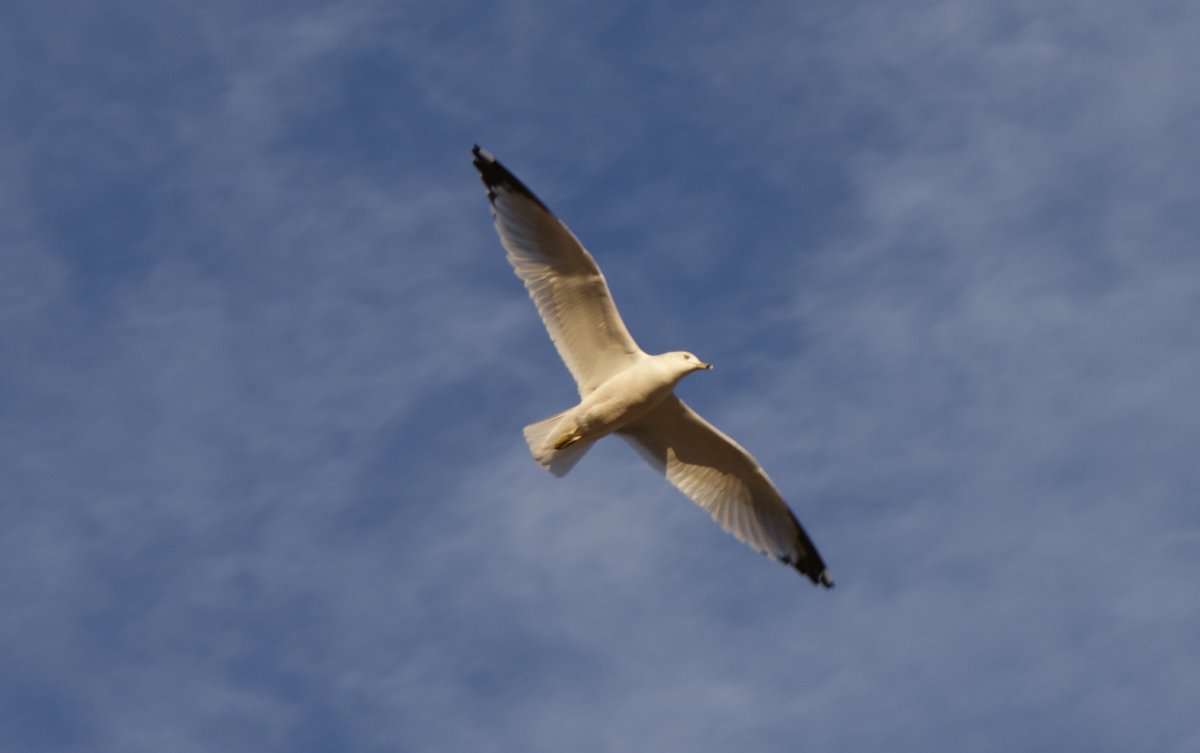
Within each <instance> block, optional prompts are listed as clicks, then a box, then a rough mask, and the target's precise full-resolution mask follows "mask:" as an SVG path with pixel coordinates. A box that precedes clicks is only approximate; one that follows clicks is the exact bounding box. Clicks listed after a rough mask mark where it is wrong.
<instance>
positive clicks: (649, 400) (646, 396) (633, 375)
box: [575, 369, 674, 439]
mask: <svg viewBox="0 0 1200 753" xmlns="http://www.w3.org/2000/svg"><path fill="white" fill-rule="evenodd" d="M647 376H648V375H647V374H646V372H644V371H639V370H635V369H629V370H626V371H624V372H621V373H619V374H616V375H614V376H612V377H611V378H610V379H609V380H608V381H606V382H605V383H604V384H602V385H600V386H599V387H598V388H597V389H596V391H595V392H593V393H592V394H590V395H588V396H587V397H586V398H584V400H583V402H581V403H580V404H579V406H578V408H576V411H575V425H576V426H577V427H578V432H579V434H580V435H581V436H582V438H587V439H598V438H600V437H602V436H604V435H606V434H611V433H612V432H614V431H617V430H618V429H620V428H622V427H623V426H625V425H627V424H629V423H631V422H633V421H636V420H637V419H639V418H641V417H642V416H644V415H646V413H647V412H648V411H649V410H650V409H651V408H653V407H654V406H656V405H658V403H659V402H661V401H662V399H663V398H665V397H666V396H667V395H669V394H671V388H672V387H674V382H673V381H667V382H663V381H661V380H655V379H648V378H647Z"/></svg>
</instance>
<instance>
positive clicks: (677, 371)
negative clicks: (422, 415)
mask: <svg viewBox="0 0 1200 753" xmlns="http://www.w3.org/2000/svg"><path fill="white" fill-rule="evenodd" d="M471 153H472V155H474V159H473V160H472V163H473V164H474V165H475V169H476V170H478V171H479V177H480V179H481V180H482V181H483V185H484V186H485V187H486V188H487V197H488V202H489V203H490V204H491V209H492V216H493V218H494V220H495V224H496V232H497V233H498V234H499V235H500V244H501V245H502V246H503V247H504V250H505V251H506V252H507V257H508V261H509V263H510V264H512V267H513V270H514V271H515V272H516V274H517V277H519V278H520V279H521V280H522V281H523V282H524V283H525V287H526V288H527V289H528V291H529V295H530V297H531V298H532V299H533V302H534V304H535V305H536V306H537V310H538V313H539V314H540V315H541V317H542V322H543V323H544V324H545V325H546V329H547V331H548V332H549V334H550V339H551V340H552V341H553V342H554V346H555V347H556V348H557V349H558V354H559V356H560V357H561V358H562V360H563V363H565V364H566V367H567V370H568V371H570V372H571V376H573V377H574V378H575V383H576V385H577V386H578V388H579V398H580V402H579V404H578V405H576V406H574V407H571V408H568V409H567V410H564V411H562V412H560V413H556V414H554V415H553V416H550V417H549V418H546V419H543V420H541V421H538V422H537V423H533V424H530V425H529V426H526V427H525V441H526V442H527V443H528V444H529V450H530V452H531V453H532V454H533V457H534V459H535V460H537V462H538V463H539V464H540V465H541V466H542V467H543V468H545V469H547V470H548V471H550V472H551V473H553V474H554V475H555V476H558V477H560V478H561V477H562V476H565V475H566V474H567V472H568V471H570V470H571V468H573V467H574V466H575V464H576V463H578V462H579V459H580V458H582V457H583V455H584V454H585V453H586V452H587V451H588V449H589V448H590V447H591V446H592V444H594V443H595V442H596V441H597V440H599V439H601V438H602V437H605V436H607V435H609V434H616V435H617V436H619V437H621V438H622V439H624V440H626V441H627V442H629V443H630V444H631V445H633V447H634V449H636V450H637V451H638V452H639V453H640V454H641V455H642V457H643V458H645V459H646V461H647V462H648V463H649V464H650V465H651V466H653V467H654V468H656V469H657V470H658V471H659V472H660V473H661V474H663V475H664V476H665V477H666V479H667V481H669V482H670V483H671V484H673V485H674V486H675V487H676V488H677V489H679V491H681V492H683V493H684V494H685V495H686V496H687V497H689V498H690V499H691V500H692V501H693V502H695V503H696V504H697V505H699V506H700V507H702V508H703V509H704V510H706V511H707V512H708V513H709V514H710V515H711V516H712V518H713V520H715V521H716V522H717V523H718V524H720V525H721V527H722V528H724V529H725V530H726V531H728V532H729V533H731V534H733V535H734V536H735V537H737V538H738V539H739V540H740V541H742V542H744V543H745V544H747V545H748V546H750V547H751V548H753V549H756V550H757V551H759V552H761V553H763V554H765V555H767V556H769V557H772V558H774V559H775V560H777V561H779V562H782V563H784V564H786V565H790V566H792V567H793V568H795V569H796V570H797V571H799V572H800V573H802V574H804V575H806V576H808V578H809V580H811V581H812V582H813V583H814V584H817V585H821V586H824V587H825V588H832V587H833V578H831V577H830V575H829V571H828V570H827V569H826V568H825V563H824V561H822V559H821V555H820V554H818V553H817V548H816V546H814V545H813V542H812V540H811V539H810V538H809V537H808V534H807V533H805V531H804V528H803V527H802V526H801V525H800V522H799V521H798V520H796V516H795V515H793V514H792V511H791V510H790V509H789V508H788V506H787V503H785V502H784V501H783V497H782V496H780V494H779V490H778V489H776V488H775V485H774V484H773V483H772V482H771V479H770V478H769V477H768V476H767V474H766V472H765V471H763V469H762V467H761V466H760V465H759V464H758V461H756V460H755V459H754V458H753V457H752V456H751V455H750V453H748V452H746V450H744V449H742V446H741V445H739V444H738V443H737V442H735V441H733V440H732V439H730V438H729V437H728V436H726V435H725V434H724V433H722V432H721V431H720V430H719V429H717V428H716V427H715V426H713V425H712V424H710V423H709V422H708V421H705V420H704V419H703V418H702V417H701V416H700V415H699V414H698V413H696V412H695V411H694V410H692V409H691V408H689V407H688V406H687V404H686V403H684V402H683V401H682V400H680V399H679V398H678V397H676V396H675V394H674V389H675V385H676V384H678V383H679V381H680V380H681V379H683V377H685V376H687V375H688V374H691V373H692V372H694V371H703V370H708V369H711V368H712V366H711V365H709V364H707V363H705V362H704V361H701V360H700V359H699V358H697V357H696V356H694V355H692V354H691V353H687V352H684V351H675V352H671V353H662V354H659V355H649V354H647V353H645V352H644V351H643V350H642V349H641V348H639V347H638V345H637V343H636V342H634V340H633V336H632V335H630V334H629V330H627V329H626V328H625V324H624V322H622V321H621V315H620V314H619V313H618V312H617V307H616V305H615V304H614V303H613V299H612V294H611V293H609V290H608V284H607V283H606V282H605V280H604V275H603V274H601V272H600V267H599V266H597V265H596V260H595V259H593V258H592V255H591V254H590V253H588V251H587V249H585V248H584V247H583V245H582V244H581V243H580V242H579V239H578V238H576V237H575V235H574V234H573V233H572V232H571V231H570V230H569V229H568V228H567V226H566V225H565V224H563V223H562V221H561V220H559V219H558V217H556V216H555V215H554V213H553V212H551V211H550V209H549V208H547V207H546V205H545V204H543V203H542V201H541V199H539V198H538V197H537V196H535V195H534V194H533V192H532V191H530V190H529V189H528V188H527V187H526V186H525V184H524V183H522V182H521V181H520V180H518V179H517V177H516V176H515V175H513V174H512V173H511V172H509V171H508V169H507V168H505V167H504V166H503V165H501V164H500V163H499V162H497V161H496V158H495V157H493V156H492V155H491V154H490V153H489V152H487V151H486V150H485V149H481V148H480V147H479V146H478V145H476V146H474V147H473V148H472V149H471Z"/></svg>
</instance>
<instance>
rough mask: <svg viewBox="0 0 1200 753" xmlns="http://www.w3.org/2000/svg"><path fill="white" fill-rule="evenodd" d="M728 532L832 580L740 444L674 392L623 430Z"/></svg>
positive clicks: (817, 579)
mask: <svg viewBox="0 0 1200 753" xmlns="http://www.w3.org/2000/svg"><path fill="white" fill-rule="evenodd" d="M618 433H619V434H620V435H621V436H622V437H623V438H624V439H625V440H627V441H628V442H629V443H630V444H632V445H633V446H634V448H635V449H637V451H638V452H639V453H640V454H641V455H642V457H644V458H645V459H646V460H647V462H649V463H650V464H651V465H652V466H654V467H655V468H657V469H658V470H659V472H661V473H662V474H663V475H664V476H666V478H667V480H668V481H670V482H671V483H672V484H674V485H675V487H676V488H678V489H679V490H680V491H681V492H683V493H684V494H686V495H687V496H688V497H690V498H691V499H692V501H693V502H695V503H696V504H698V505H700V507H702V508H704V509H705V510H707V511H708V513H709V514H710V515H712V517H713V520H715V521H717V522H718V523H720V524H721V527H722V528H724V529H725V530H726V531H728V532H729V533H732V534H733V535H734V536H736V537H737V538H738V539H740V540H741V541H743V542H744V543H746V544H748V545H749V546H751V547H753V548H754V549H757V550H758V551H760V552H762V553H763V554H766V555H768V556H771V557H774V558H775V559H777V560H779V561H780V562H784V563H786V564H788V565H791V566H792V567H794V568H796V569H797V570H799V571H800V572H801V573H803V574H805V575H807V576H808V577H809V579H810V580H812V582H813V583H819V584H821V585H823V586H825V587H826V588H829V587H831V586H833V579H832V578H830V576H829V571H828V570H826V569H825V563H824V562H823V561H822V560H821V555H820V554H818V553H817V548H816V547H815V546H814V545H813V543H812V540H811V539H809V537H808V534H807V533H805V531H804V528H803V527H802V526H801V525H800V522H799V521H798V520H796V516H795V515H793V514H792V511H791V510H790V509H788V506H787V504H786V503H785V502H784V501H783V498H782V497H780V496H779V491H778V490H777V489H776V488H775V485H774V484H772V483H771V479H770V478H768V477H767V474H766V473H765V472H764V471H763V469H762V467H761V466H759V464H758V462H757V461H756V460H755V459H754V458H753V457H751V455H750V453H748V452H746V451H745V450H744V449H742V447H741V446H740V445H739V444H738V443H737V442H735V441H733V440H732V439H730V438H729V437H728V436H726V435H725V434H723V433H722V432H721V431H720V430H719V429H717V428H716V427H715V426H713V425H712V424H710V423H709V422H707V421H705V420H704V419H703V418H702V417H701V416H700V415H699V414H697V413H696V412H695V411H693V410H692V409H691V408H689V407H688V406H687V405H686V404H685V403H684V402H683V401H682V400H680V399H679V398H678V397H676V396H674V395H668V396H667V397H666V398H665V399H664V400H663V401H662V402H661V403H659V404H658V405H657V406H655V407H654V408H653V409H652V410H651V411H650V412H649V413H647V414H646V415H645V416H643V417H642V418H640V419H638V420H637V421H635V422H633V423H632V424H629V425H627V426H625V428H623V429H621V430H620V431H619V432H618Z"/></svg>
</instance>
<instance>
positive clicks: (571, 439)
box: [554, 429, 583, 450]
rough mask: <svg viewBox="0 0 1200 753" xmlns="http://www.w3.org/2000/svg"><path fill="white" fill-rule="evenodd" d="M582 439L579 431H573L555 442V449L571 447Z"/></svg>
mask: <svg viewBox="0 0 1200 753" xmlns="http://www.w3.org/2000/svg"><path fill="white" fill-rule="evenodd" d="M581 439H583V436H582V435H581V434H580V433H579V429H571V430H570V431H568V432H567V433H566V434H563V435H562V436H561V437H559V438H558V439H556V440H555V441H554V449H556V450H561V449H562V448H564V447H570V446H571V445H573V444H575V443H576V442H578V441H579V440H581Z"/></svg>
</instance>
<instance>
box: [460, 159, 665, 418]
mask: <svg viewBox="0 0 1200 753" xmlns="http://www.w3.org/2000/svg"><path fill="white" fill-rule="evenodd" d="M471 153H472V154H474V155H475V159H474V160H473V163H474V165H475V169H476V170H478V171H479V177H480V178H481V179H482V180H483V184H484V185H485V186H487V195H488V200H489V201H490V202H491V205H492V215H493V216H494V217H495V219H496V232H498V233H499V234H500V243H501V244H503V246H504V248H505V250H506V251H507V252H508V261H509V263H510V264H512V266H513V269H514V270H516V273H517V277H520V278H521V279H522V280H523V281H524V282H525V287H526V288H528V289H529V295H530V297H531V298H533V302H534V304H536V305H537V309H538V313H539V314H541V317H542V322H543V323H544V324H545V325H546V330H547V331H548V332H549V333H550V339H551V340H552V341H553V342H554V345H555V347H556V348H558V354H559V356H561V357H562V360H563V362H564V363H565V364H566V365H567V369H568V370H569V371H570V372H571V376H573V377H575V383H576V384H577V385H578V387H579V394H580V396H585V395H587V394H588V393H590V392H591V391H593V390H594V389H596V388H597V387H599V386H600V385H601V384H602V383H603V382H604V380H605V379H608V378H609V377H610V376H612V375H613V374H616V373H617V372H619V371H621V370H622V369H624V368H625V367H626V366H628V365H629V364H630V363H632V362H633V361H635V360H636V359H637V357H638V355H639V354H640V353H641V349H640V348H639V347H638V345H637V343H636V342H634V341H633V337H632V336H631V335H630V334H629V330H627V329H625V323H624V322H622V321H621V315H620V314H619V313H618V312H617V307H616V306H615V305H613V300H612V295H611V294H610V293H609V292H608V284H607V283H606V282H605V281H604V275H602V274H601V273H600V267H598V266H596V260H595V259H593V258H592V255H591V254H589V253H588V252H587V249H585V248H584V247H583V245H582V244H580V242H579V240H578V239H577V238H576V237H575V236H574V234H572V233H571V231H570V230H568V229H567V226H566V225H564V224H563V223H562V222H561V221H560V220H559V219H558V218H557V217H555V216H554V214H553V213H552V212H551V211H550V210H549V209H547V208H546V205H545V204H543V203H542V202H541V200H539V199H538V197H536V196H534V195H533V192H532V191H530V190H529V189H528V188H526V187H525V184H524V183H522V182H521V181H519V180H517V177H516V176H515V175H513V174H512V173H510V172H509V171H508V170H507V169H506V168H505V167H504V166H503V165H501V164H500V163H499V162H497V161H496V158H495V157H493V156H492V155H491V154H489V153H488V152H487V151H486V150H484V149H480V148H479V147H478V146H476V147H474V148H473V149H472V150H471Z"/></svg>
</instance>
